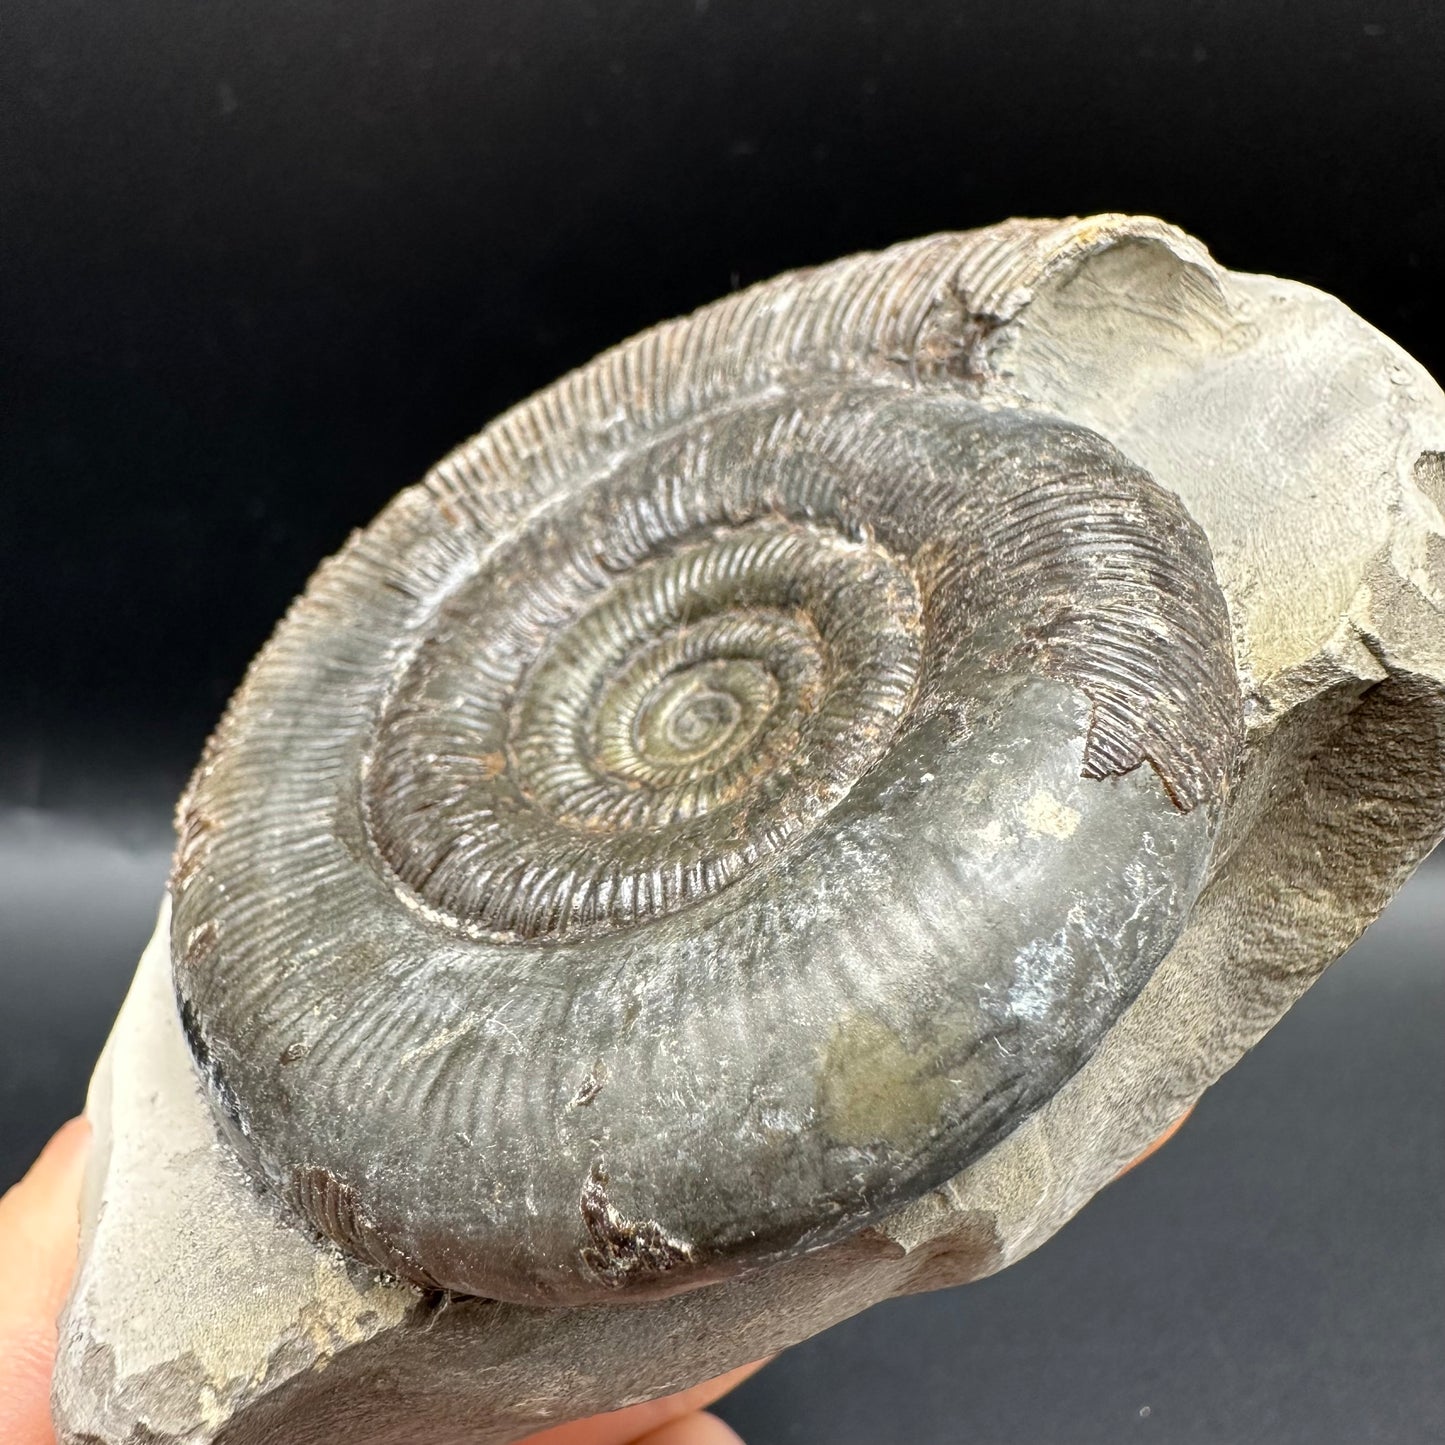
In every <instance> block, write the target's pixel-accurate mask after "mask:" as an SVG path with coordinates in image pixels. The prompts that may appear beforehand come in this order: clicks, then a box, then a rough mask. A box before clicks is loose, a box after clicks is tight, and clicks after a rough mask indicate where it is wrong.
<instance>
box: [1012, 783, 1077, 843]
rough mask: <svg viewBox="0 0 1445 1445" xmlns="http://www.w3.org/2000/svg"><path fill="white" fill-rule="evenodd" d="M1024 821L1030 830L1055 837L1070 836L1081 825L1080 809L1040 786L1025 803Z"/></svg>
mask: <svg viewBox="0 0 1445 1445" xmlns="http://www.w3.org/2000/svg"><path fill="white" fill-rule="evenodd" d="M1024 822H1025V823H1027V824H1028V826H1029V830H1030V832H1034V833H1047V834H1049V836H1050V837H1053V838H1068V837H1071V836H1072V835H1073V831H1074V829H1075V828H1077V827H1078V826H1079V810H1078V809H1077V808H1071V807H1069V805H1068V804H1067V803H1061V802H1059V800H1058V799H1057V798H1056V797H1054V795H1053V794H1052V793H1050V792H1046V791H1045V790H1044V789H1043V788H1040V789H1039V791H1038V792H1037V793H1035V794H1034V795H1033V797H1032V798H1030V799H1029V800H1028V802H1027V803H1025V804H1024Z"/></svg>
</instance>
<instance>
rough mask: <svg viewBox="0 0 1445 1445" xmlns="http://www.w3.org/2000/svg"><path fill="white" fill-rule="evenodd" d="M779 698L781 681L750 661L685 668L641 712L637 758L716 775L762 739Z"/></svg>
mask: <svg viewBox="0 0 1445 1445" xmlns="http://www.w3.org/2000/svg"><path fill="white" fill-rule="evenodd" d="M777 698H778V684H777V681H776V680H775V679H774V677H773V675H772V674H771V673H770V672H769V671H768V670H767V669H766V668H765V667H763V666H761V665H760V664H759V663H756V662H754V661H753V660H752V659H751V658H745V657H737V658H725V659H720V660H719V661H717V662H703V663H698V664H696V665H695V666H692V667H685V668H682V669H680V670H679V671H677V672H675V673H672V674H671V675H669V676H668V677H665V678H663V679H662V681H661V682H659V683H658V684H657V686H656V687H655V688H653V690H652V692H651V694H650V695H649V696H648V698H647V699H646V701H645V702H644V703H643V705H642V708H641V709H640V710H639V712H638V714H637V720H636V723H635V724H634V726H633V736H634V738H635V741H636V750H637V756H638V758H639V759H641V760H643V761H644V762H645V763H646V764H647V765H649V766H650V767H653V768H684V769H689V770H691V771H692V772H693V773H694V775H698V776H700V775H702V774H704V773H707V772H712V771H713V770H714V769H716V768H718V767H720V766H722V765H723V764H724V763H726V762H727V761H728V760H729V759H730V758H732V757H734V756H736V755H737V754H738V753H739V752H740V751H741V750H742V749H743V748H745V747H746V746H747V745H748V743H749V742H750V741H751V740H752V739H753V738H754V737H756V736H757V733H758V730H759V729H760V728H761V727H762V726H763V724H764V722H765V721H766V720H767V716H768V713H769V712H770V711H771V710H772V707H773V704H774V703H775V702H776V701H777ZM609 761H610V760H609V759H607V758H606V757H604V758H603V763H604V765H606V764H607V763H608V762H609Z"/></svg>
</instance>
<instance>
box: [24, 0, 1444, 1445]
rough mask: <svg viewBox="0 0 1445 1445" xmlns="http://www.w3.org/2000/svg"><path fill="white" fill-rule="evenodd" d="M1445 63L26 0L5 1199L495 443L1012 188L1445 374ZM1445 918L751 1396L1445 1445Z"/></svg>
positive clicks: (983, 27) (1418, 894)
mask: <svg viewBox="0 0 1445 1445" xmlns="http://www.w3.org/2000/svg"><path fill="white" fill-rule="evenodd" d="M1442 75H1445V11H1442V8H1441V6H1440V4H1439V3H1438V0H1269V3H1261V0H1169V3H1164V0H1004V3H1001V0H887V3H868V0H545V3H541V0H208V3H207V4H205V5H197V4H194V3H192V0H8V3H7V4H5V5H4V6H3V7H0V395H3V402H0V624H3V625H0V1186H3V1185H4V1184H6V1183H8V1182H9V1181H10V1180H12V1179H13V1178H15V1177H16V1176H17V1175H18V1174H19V1172H20V1171H21V1169H22V1168H23V1167H24V1165H25V1163H26V1162H27V1161H28V1160H29V1159H30V1158H31V1157H32V1156H33V1154H34V1152H35V1150H36V1149H37V1148H38V1147H39V1146H40V1144H41V1143H42V1141H43V1140H44V1138H45V1137H46V1136H47V1135H48V1134H49V1132H50V1131H51V1130H52V1129H53V1128H54V1127H55V1126H56V1125H58V1124H59V1123H60V1122H61V1121H62V1120H63V1119H64V1118H65V1117H66V1116H68V1115H69V1114H70V1113H72V1112H74V1111H75V1110H76V1109H78V1108H79V1106H80V1102H81V1099H82V1096H83V1090H84V1084H85V1079H86V1077H87V1075H88V1073H89V1070H90V1067H91V1064H92V1062H93V1060H94V1057H95V1055H96V1052H97V1051H98V1049H99V1047H100V1045H101V1042H102V1040H103V1038H104V1035H105V1032H106V1029H107V1027H108V1025H109V1022H110V1019H111V1018H112V1016H113V1015H114V1012H115V1009H116V1006H117V1005H118V1003H119V1000H120V997H121V994H122V992H123V990H124V988H125V985H126V982H127V980H128V978H129V975H130V971H131V969H132V967H133V966H134V962H135V959H136V956H137V955H138V953H139V951H140V948H141V946H142V944H143V943H144V941H145V938H146V937H147V935H148V933H149V931H150V927H151V920H152V917H153V913H154V908H155V905H156V902H157V898H158V895H159V890H160V887H161V881H162V878H163V876H164V872H165V855H166V853H167V851H168V848H169V838H168V811H169V809H170V807H171V804H172V802H173V800H174V797H175V795H176V793H177V791H178V790H179V788H180V786H181V784H182V782H183V780H184V777H185V774H186V771H187V770H188V768H189V766H190V764H191V762H192V761H193V759H194V758H195V756H196V755H197V753H198V752H199V749H200V746H201V743H202V740H203V738H204V736H205V734H206V732H207V730H208V729H209V727H210V726H211V724H212V722H213V721H214V719H215V717H216V716H217V714H218V713H219V711H220V708H221V706H222V704H223V702H224V699H225V697H226V696H227V694H228V693H229V692H230V691H231V689H232V688H233V687H234V686H235V684H236V682H237V680H238V679H239V677H240V674H241V670H242V668H243V667H244V666H245V663H246V661H247V659H248V658H249V657H250V656H251V654H252V653H253V652H254V651H255V650H256V648H257V647H258V646H259V645H260V643H261V642H262V640H263V639H264V637H265V635H266V633H267V631H268V630H269V628H270V627H271V625H272V623H273V622H274V620H275V619H276V617H278V616H279V615H280V613H281V611H282V610H283V608H284V607H285V605H286V603H287V601H288V600H289V599H290V598H291V597H292V596H293V595H294V594H295V593H296V592H297V591H298V590H299V589H300V588H301V586H302V585H303V584H304V582H305V579H306V576H307V574H308V573H309V571H310V570H311V568H312V567H313V566H314V565H315V563H316V562H317V561H318V560H319V559H320V558H321V557H322V556H324V555H326V554H327V553H329V552H331V551H334V550H335V548H336V547H337V546H338V545H339V544H340V542H341V541H342V540H343V538H344V537H345V535H346V533H347V531H348V529H350V528H351V527H353V526H358V525H361V524H362V523H364V522H365V521H366V520H367V519H368V518H369V517H370V516H372V515H373V514H374V513H375V512H376V511H377V509H378V508H379V507H380V506H381V505H382V503H383V502H384V501H385V499H386V498H387V497H388V496H390V495H391V494H392V493H393V492H394V491H395V490H396V489H397V488H398V487H399V486H402V485H404V484H406V483H407V482H409V481H412V480H413V479H415V478H416V477H417V476H419V475H420V474H421V472H422V471H423V469H424V468H425V467H426V466H427V465H429V464H430V463H431V462H432V461H434V460H435V459H436V458H437V457H438V456H440V455H441V454H442V453H444V452H445V451H446V450H447V449H449V448H450V447H451V446H453V445H454V444H455V443H456V442H457V441H459V440H460V439H461V438H463V437H464V436H466V435H468V434H469V433H471V432H473V431H475V430H476V429H477V428H478V427H480V426H481V425H482V424H483V423H484V422H485V421H486V420H487V419H488V418H489V417H491V416H492V415H494V414H495V413H496V412H497V411H499V410H500V409H501V408H502V407H504V406H506V405H508V404H510V403H511V402H513V401H516V400H518V399H520V398H521V397H523V396H525V395H526V394H528V393H529V392H530V391H532V390H533V389H535V388H536V387H538V386H540V385H542V384H544V383H546V382H549V381H551V380H552V379H553V378H554V377H556V376H557V375H559V374H561V373H562V372H563V371H565V370H566V369H567V368H569V367H571V366H574V365H576V364H579V363H581V362H583V361H585V360H586V359H587V358H588V357H590V356H591V355H593V354H594V353H595V352H597V351H598V350H600V349H601V348H602V347H604V346H607V345H610V344H611V343H613V342H615V341H617V340H619V339H621V338H622V337H624V336H627V335H629V334H631V333H633V332H635V331H637V330H639V329H640V328H641V327H643V326H646V325H648V324H650V323H652V322H654V321H657V320H659V319H661V318H663V317H666V316H670V315H675V314H678V313H681V312H684V311H686V310H688V309H690V308H692V307H694V306H697V305H700V304H702V303H704V302H706V301H710V300H712V299H714V298H715V297H717V296H719V295H721V294H724V293H725V292H727V291H728V290H729V288H731V287H735V286H738V285H746V284H749V283H751V282H753V281H756V280H760V279H762V278H764V277H766V276H769V275H772V274H774V273H775V272H777V271H780V270H783V269H785V268H788V267H793V266H802V265H810V264H814V263H816V262H819V261H824V260H828V259H830V258H832V257H835V256H839V255H843V254H846V253H848V252H850V251H856V250H861V249H865V248H870V247H876V246H881V245H886V244H888V243H890V242H893V241H896V240H900V239H903V238H905V237H909V236H916V235H921V234H925V233H927V232H929V231H937V230H945V229H959V228H963V227H968V226H975V225H985V224H988V223H990V222H994V221H997V220H999V219H1002V218H1003V217H1005V216H1008V215H1014V214H1021V215H1061V214H1069V213H1075V214H1087V213H1089V212H1093V211H1100V210H1132V211H1141V212H1146V213H1153V214H1157V215H1161V216H1164V217H1166V218H1167V219H1169V220H1172V221H1174V222H1176V223H1178V224H1180V225H1182V226H1184V227H1185V228H1186V229H1188V230H1190V231H1192V232H1194V233H1195V234H1197V235H1198V236H1200V237H1201V238H1203V239H1204V240H1205V241H1206V242H1207V243H1208V245H1209V246H1210V247H1211V249H1212V250H1213V252H1214V254H1215V255H1216V256H1217V257H1218V259H1219V260H1220V261H1221V262H1222V263H1224V264H1225V265H1228V266H1232V267H1234V268H1236V269H1241V270H1256V271H1266V272H1272V273H1274V274H1278V275H1284V276H1290V277H1295V278H1298V279H1301V280H1304V281H1308V282H1310V283H1312V284H1314V285H1317V286H1321V287H1323V288H1325V289H1326V290H1329V291H1331V292H1334V293H1336V294H1337V295H1339V296H1340V297H1341V298H1342V299H1343V300H1344V301H1345V302H1346V303H1347V304H1349V305H1350V306H1352V307H1353V308H1354V309H1355V310H1357V311H1358V312H1359V313H1360V314H1361V315H1362V316H1364V317H1365V318H1366V319H1367V320H1369V321H1371V322H1372V323H1373V324H1375V325H1377V326H1379V327H1380V328H1381V329H1383V330H1384V331H1386V332H1388V333H1389V334H1390V335H1391V336H1393V337H1394V338H1395V339H1396V340H1397V341H1399V342H1400V343H1401V344H1402V345H1403V346H1405V347H1406V349H1407V350H1409V351H1411V352H1412V353H1413V354H1415V355H1416V356H1417V357H1418V358H1419V359H1420V360H1421V361H1422V362H1423V363H1424V364H1425V365H1426V366H1427V367H1429V368H1430V369H1431V370H1433V371H1434V373H1435V374H1436V375H1437V376H1441V375H1445V287H1442V284H1441V275H1440V273H1441V256H1442V245H1441V241H1442V237H1445V184H1442V175H1445V105H1442V104H1441V98H1442V91H1441V76H1442ZM1442 940H1445V869H1442V868H1441V867H1439V866H1437V865H1430V866H1427V868H1426V869H1425V870H1423V871H1422V873H1421V874H1420V875H1419V876H1418V877H1417V879H1416V880H1415V882H1414V883H1412V884H1411V886H1410V887H1409V889H1408V890H1407V891H1406V893H1405V894H1404V895H1403V896H1402V898H1401V899H1400V900H1399V901H1398V902H1397V903H1396V904H1395V905H1394V907H1393V908H1392V909H1391V910H1390V911H1389V912H1388V913H1387V915H1386V916H1385V918H1384V919H1383V920H1382V921H1381V922H1380V924H1379V925H1378V926H1377V927H1376V928H1375V929H1374V930H1372V932H1371V933H1370V934H1368V935H1367V936H1366V938H1365V940H1364V942H1363V943H1362V944H1361V945H1360V946H1359V947H1358V948H1357V949H1356V950H1355V951H1354V952H1353V953H1352V954H1351V955H1350V956H1348V957H1347V958H1346V959H1345V960H1343V961H1342V962H1341V963H1340V964H1338V965H1337V966H1336V967H1335V968H1334V969H1333V970H1332V971H1331V972H1330V973H1329V974H1328V975H1327V976H1326V977H1325V979H1324V980H1323V982H1322V983H1321V984H1320V985H1319V986H1318V987H1317V988H1316V989H1315V990H1314V991H1313V992H1312V993H1311V994H1310V995H1309V996H1308V997H1307V998H1306V999H1305V1000H1304V1002H1303V1003H1302V1004H1300V1006H1299V1007H1298V1008H1297V1009H1295V1010H1294V1011H1293V1013H1291V1014H1290V1016H1289V1017H1287V1018H1286V1020H1285V1021H1284V1023H1283V1024H1282V1025H1281V1026H1280V1027H1279V1028H1278V1030H1276V1032H1275V1033H1274V1034H1273V1035H1271V1036H1270V1037H1269V1038H1268V1039H1267V1040H1266V1041H1265V1042H1264V1044H1263V1045H1261V1047H1260V1048H1259V1049H1258V1050H1256V1051H1255V1053H1253V1054H1252V1055H1251V1056H1250V1057H1249V1058H1247V1059H1246V1060H1245V1062H1244V1063H1243V1064H1242V1065H1241V1066H1240V1067H1239V1068H1238V1069H1237V1070H1235V1071H1234V1072H1233V1073H1232V1074H1230V1075H1229V1076H1227V1077H1226V1078H1225V1079H1224V1081H1223V1082H1222V1083H1221V1084H1220V1085H1219V1086H1218V1087H1217V1088H1215V1089H1214V1090H1213V1091H1212V1092H1211V1093H1210V1094H1209V1095H1207V1096H1206V1098H1205V1099H1204V1101H1203V1102H1202V1104H1201V1105H1200V1107H1199V1109H1198V1110H1197V1112H1196V1115H1195V1117H1194V1118H1193V1119H1192V1120H1191V1121H1190V1122H1189V1123H1188V1124H1187V1125H1186V1127H1185V1128H1184V1130H1183V1132H1182V1133H1181V1134H1180V1135H1179V1137H1178V1138H1177V1139H1176V1141H1175V1142H1174V1143H1173V1144H1171V1145H1170V1146H1169V1147H1168V1148H1167V1149H1166V1150H1165V1151H1164V1152H1163V1153H1162V1154H1160V1155H1159V1156H1158V1157H1157V1158H1155V1159H1154V1160H1152V1161H1150V1162H1149V1163H1148V1164H1147V1165H1145V1166H1144V1167H1143V1168H1141V1169H1139V1170H1138V1171H1136V1172H1135V1173H1133V1174H1131V1175H1130V1176H1128V1177H1127V1178H1126V1179H1124V1180H1123V1181H1121V1182H1120V1183H1118V1184H1116V1185H1115V1186H1113V1187H1112V1188H1110V1189H1109V1190H1107V1191H1105V1193H1104V1194H1103V1195H1102V1196H1100V1198H1099V1199H1097V1200H1096V1201H1095V1202H1094V1203H1093V1204H1092V1205H1091V1206H1090V1207H1089V1208H1088V1209H1087V1210H1086V1211H1085V1212H1084V1213H1083V1215H1082V1216H1081V1217H1080V1218H1079V1219H1078V1220H1076V1221H1075V1222H1074V1223H1073V1224H1072V1225H1071V1226H1069V1227H1068V1228H1067V1229H1066V1230H1065V1231H1064V1232H1063V1233H1062V1234H1061V1235H1060V1236H1059V1237H1058V1238H1057V1239H1055V1240H1054V1241H1053V1242H1051V1243H1050V1244H1049V1245H1047V1246H1046V1247H1045V1248H1044V1249H1042V1250H1041V1251H1040V1252H1039V1253H1038V1254H1036V1255H1035V1256H1033V1257H1032V1258H1030V1259H1028V1260H1026V1261H1025V1262H1023V1263H1022V1264H1020V1265H1019V1266H1017V1267H1016V1268H1014V1269H1012V1270H1010V1271H1008V1272H1006V1273H1005V1274H1004V1275H1002V1276H1000V1277H998V1278H996V1279H993V1280H988V1281H985V1282H982V1283H980V1284H978V1285H974V1286H971V1287H969V1288H967V1289H964V1290H960V1291H956V1292H952V1293H947V1294H942V1295H938V1296H927V1297H921V1298H917V1299H913V1300H907V1301H902V1302H897V1303H894V1304H890V1305H888V1306H886V1307H883V1308H880V1309H877V1310H874V1311H872V1312H871V1313H869V1314H867V1315H865V1316H863V1317H861V1318H860V1319H858V1320H856V1321H853V1322H851V1323H849V1324H846V1325H844V1326H842V1327H840V1328H838V1329H836V1330H834V1331H832V1332H830V1333H829V1334H827V1335H825V1336H823V1337H822V1338H820V1339H818V1340H816V1341H813V1342H811V1343H809V1344H807V1345H804V1346H802V1347H800V1348H798V1349H796V1350H794V1351H792V1352H791V1353H790V1354H788V1355H787V1356H786V1357H784V1358H783V1359H781V1360H779V1361H778V1362H777V1363H775V1364H773V1365H772V1366H770V1367H769V1368H768V1369H767V1370H765V1371H764V1372H763V1373H762V1374H761V1375H760V1376H759V1377H758V1378H757V1379H755V1380H754V1381H752V1382H751V1383H749V1384H748V1385H747V1386H745V1387H744V1388H743V1389H742V1390H740V1391H739V1392H738V1393H737V1394H736V1395H735V1396H734V1397H733V1398H732V1399H731V1400H730V1401H729V1402H728V1403H727V1404H726V1405H725V1406H724V1407H723V1409H724V1413H725V1414H726V1415H727V1416H728V1418H729V1419H731V1420H732V1421H733V1422H734V1423H735V1424H736V1425H737V1426H738V1428H739V1429H740V1430H742V1432H743V1433H744V1434H745V1435H746V1436H747V1437H748V1439H749V1440H750V1441H751V1442H753V1445H772V1442H779V1441H830V1442H852V1441H858V1442H863V1441H869V1442H876V1441H885V1442H887V1441H915V1442H935V1441H937V1442H943V1441H949V1442H998V1445H1025V1442H1027V1445H1054V1442H1059V1445H1085V1442H1093V1441H1111V1442H1112V1441H1132V1440H1140V1441H1159V1442H1165V1441H1167V1442H1196V1441H1197V1442H1211V1445H1214V1442H1219V1445H1232V1442H1254V1441H1258V1442H1286V1441H1296V1440H1298V1441H1310V1442H1313V1445H1359V1442H1365V1441H1381V1442H1391V1445H1394V1442H1399V1445H1420V1442H1436V1441H1439V1440H1441V1439H1445V1203H1442V1201H1445V1189H1442V1185H1445V1178H1442V1173H1445V1066H1442V1058H1445V1042H1442V1034H1445V1030H1442V1024H1445V978H1442V976H1445V970H1442V968H1441V966H1440V965H1441V958H1440V954H1441V948H1442ZM0 1288H3V1281H0ZM0 1445H9V1442H0Z"/></svg>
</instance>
